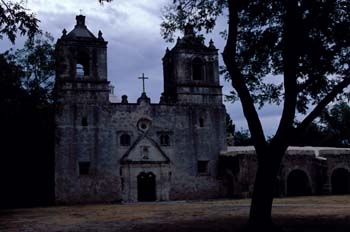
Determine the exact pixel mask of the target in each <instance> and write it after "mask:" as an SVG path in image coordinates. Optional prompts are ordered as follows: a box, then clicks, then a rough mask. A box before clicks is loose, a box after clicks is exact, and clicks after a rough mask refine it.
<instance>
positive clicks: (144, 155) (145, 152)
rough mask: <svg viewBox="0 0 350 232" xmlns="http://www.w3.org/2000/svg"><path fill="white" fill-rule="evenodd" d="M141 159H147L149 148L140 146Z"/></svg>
mask: <svg viewBox="0 0 350 232" xmlns="http://www.w3.org/2000/svg"><path fill="white" fill-rule="evenodd" d="M140 149H141V157H142V159H143V160H148V159H149V147H148V146H141V147H140Z"/></svg>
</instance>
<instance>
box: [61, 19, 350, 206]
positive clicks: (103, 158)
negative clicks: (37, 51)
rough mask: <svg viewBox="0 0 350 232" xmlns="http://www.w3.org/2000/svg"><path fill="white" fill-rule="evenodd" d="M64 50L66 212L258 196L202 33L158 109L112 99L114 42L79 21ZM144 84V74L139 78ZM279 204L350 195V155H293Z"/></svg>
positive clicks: (323, 151) (166, 63) (184, 48)
mask: <svg viewBox="0 0 350 232" xmlns="http://www.w3.org/2000/svg"><path fill="white" fill-rule="evenodd" d="M76 20H77V23H76V25H75V27H74V29H73V30H72V31H71V32H69V33H67V31H66V30H63V34H62V37H61V38H60V39H58V41H57V44H56V55H57V56H56V57H57V58H56V61H57V70H56V85H55V93H56V99H57V101H56V113H55V123H56V131H55V135H56V136H55V137H56V140H55V197H56V203H57V204H72V203H89V202H117V201H124V202H136V201H166V200H186V199H209V198H219V197H235V198H237V197H238V198H241V197H250V196H251V195H252V191H253V184H254V178H255V174H256V170H257V158H256V154H255V151H254V148H253V147H234V146H230V147H227V146H226V125H225V122H226V110H225V107H224V105H223V104H222V91H221V86H220V83H219V71H218V51H217V49H216V48H215V46H214V44H213V42H212V41H210V43H209V45H208V46H206V45H205V44H204V43H203V42H202V41H201V40H200V39H198V38H197V37H196V36H195V34H194V32H193V28H191V27H187V28H186V30H185V34H184V36H183V37H182V38H179V39H178V40H177V43H176V45H175V46H174V48H172V49H171V50H169V49H167V50H166V52H165V55H164V57H163V73H164V93H163V94H162V96H161V98H160V101H159V103H157V104H154V103H151V100H150V99H149V98H148V97H147V94H146V92H145V91H143V92H142V93H141V96H140V98H139V99H138V100H137V102H136V103H128V100H127V98H126V96H123V97H122V99H121V101H120V102H118V101H117V102H116V101H115V99H114V100H112V98H111V96H110V95H109V92H110V84H109V81H108V78H107V42H106V41H105V40H104V39H103V37H102V33H101V32H99V33H98V36H97V37H96V36H95V35H94V34H92V33H91V32H90V31H89V30H88V28H87V27H86V25H85V16H82V15H79V16H77V17H76ZM135 75H136V74H135ZM275 192H276V196H295V195H322V194H350V149H349V148H315V147H290V148H289V149H288V151H287V152H286V155H285V156H284V158H283V161H282V165H281V168H280V172H279V175H278V180H277V187H276V190H275Z"/></svg>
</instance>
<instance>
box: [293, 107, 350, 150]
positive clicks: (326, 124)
mask: <svg viewBox="0 0 350 232" xmlns="http://www.w3.org/2000/svg"><path fill="white" fill-rule="evenodd" d="M349 127H350V107H349V104H348V103H347V102H345V101H341V102H338V103H336V104H335V105H333V106H332V107H328V108H327V109H325V110H324V111H323V112H322V113H321V115H320V117H319V118H318V120H317V121H316V122H313V123H311V124H310V125H309V126H308V128H307V130H306V132H305V134H304V135H302V136H300V137H299V138H298V139H297V140H296V141H294V143H293V144H292V145H294V146H318V147H350V130H349V129H348V128H349Z"/></svg>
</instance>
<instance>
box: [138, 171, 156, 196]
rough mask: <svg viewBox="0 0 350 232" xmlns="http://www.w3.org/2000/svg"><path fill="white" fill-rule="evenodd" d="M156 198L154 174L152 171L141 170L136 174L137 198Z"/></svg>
mask: <svg viewBox="0 0 350 232" xmlns="http://www.w3.org/2000/svg"><path fill="white" fill-rule="evenodd" d="M156 199H157V198H156V176H155V175H154V174H153V173H152V172H148V173H145V172H141V173H140V174H139V175H138V176H137V200H138V201H155V200H156Z"/></svg>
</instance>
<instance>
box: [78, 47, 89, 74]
mask: <svg viewBox="0 0 350 232" xmlns="http://www.w3.org/2000/svg"><path fill="white" fill-rule="evenodd" d="M89 71H90V70H89V55H88V54H87V53H86V52H79V53H78V55H77V63H76V66H75V72H76V75H77V76H79V77H83V76H88V75H89V74H90V72H89Z"/></svg>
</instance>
